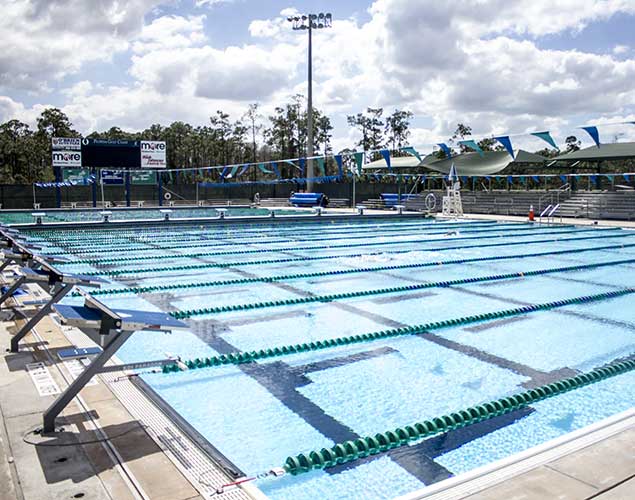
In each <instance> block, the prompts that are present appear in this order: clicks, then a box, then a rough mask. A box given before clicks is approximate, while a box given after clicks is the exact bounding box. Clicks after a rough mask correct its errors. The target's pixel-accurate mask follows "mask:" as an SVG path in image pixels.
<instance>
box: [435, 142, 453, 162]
mask: <svg viewBox="0 0 635 500" xmlns="http://www.w3.org/2000/svg"><path fill="white" fill-rule="evenodd" d="M437 146H439V147H440V148H441V151H443V152H444V153H445V156H447V157H448V158H452V150H451V149H450V148H449V147H448V145H447V144H446V143H445V142H440V143H439V144H437Z"/></svg>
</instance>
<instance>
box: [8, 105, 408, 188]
mask: <svg viewBox="0 0 635 500" xmlns="http://www.w3.org/2000/svg"><path fill="white" fill-rule="evenodd" d="M304 103H305V99H304V96H302V95H300V94H298V95H295V96H293V97H292V98H291V99H290V102H288V103H286V104H285V105H283V106H279V107H276V108H275V109H274V112H273V114H271V115H269V116H266V117H265V116H264V115H263V114H262V113H261V110H260V106H259V105H258V104H251V105H249V107H248V109H247V112H246V113H245V114H244V115H243V116H241V117H240V118H239V119H237V120H231V119H230V116H229V114H227V113H225V112H223V111H221V110H217V111H216V112H215V113H214V114H213V115H212V116H210V118H209V123H207V124H205V125H199V126H194V125H191V124H189V123H185V122H182V121H175V122H173V123H171V124H170V125H167V126H166V125H161V124H158V123H157V124H153V125H150V126H149V127H148V128H147V129H145V130H142V131H139V132H129V131H125V130H122V129H121V128H120V127H116V126H114V127H111V128H110V129H108V130H106V131H101V132H98V131H95V132H91V133H90V134H88V135H87V136H86V137H88V138H93V139H123V140H140V139H144V140H155V141H165V142H166V143H167V165H168V168H176V169H178V168H203V167H208V166H212V165H232V164H240V163H251V162H254V163H255V162H261V161H262V162H265V161H271V160H283V159H288V158H299V157H303V156H305V155H306V147H307V130H308V128H307V122H308V120H307V110H306V107H305V105H304ZM382 115H383V109H382V108H368V109H367V111H366V112H365V113H359V114H357V115H353V116H349V117H348V123H349V124H350V125H351V126H353V127H356V128H358V129H359V130H360V131H361V132H362V139H361V140H360V141H359V142H358V143H357V144H355V147H354V148H353V150H356V149H357V148H359V150H369V149H380V148H383V147H390V148H392V149H398V148H400V147H402V146H404V145H405V144H407V140H408V137H409V135H410V131H409V127H410V120H411V119H412V116H413V115H412V113H411V112H409V111H401V110H395V111H394V113H392V114H391V115H389V116H386V117H385V119H383V118H382ZM332 131H333V125H332V124H331V120H330V118H329V117H328V116H327V115H326V114H324V113H323V112H322V111H320V110H319V109H314V110H313V138H314V155H331V154H333V148H332V144H331V140H332V137H333V135H332ZM80 136H81V134H80V133H79V132H78V131H77V130H76V129H75V128H74V125H73V123H72V121H71V119H70V118H69V117H68V116H67V115H66V114H65V113H64V112H62V111H61V110H60V109H57V108H47V109H45V110H44V111H42V113H41V114H40V116H39V117H38V118H37V122H36V126H35V129H32V128H31V127H30V126H29V125H28V124H26V123H23V122H21V121H19V120H15V119H13V120H9V121H7V122H4V123H2V124H0V183H2V184H30V183H33V182H39V181H51V180H53V178H54V173H53V169H52V167H51V138H52V137H80ZM330 168H333V169H334V168H335V167H334V166H331V167H330ZM279 169H280V171H281V174H282V175H283V177H290V176H293V175H297V170H295V168H294V167H293V166H291V165H287V164H285V163H281V164H280V166H279ZM250 172H251V175H252V176H255V175H256V169H253V168H252V169H250ZM209 175H215V176H217V175H218V173H217V172H216V173H210V174H209Z"/></svg>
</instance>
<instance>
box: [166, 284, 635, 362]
mask: <svg viewBox="0 0 635 500" xmlns="http://www.w3.org/2000/svg"><path fill="white" fill-rule="evenodd" d="M632 293H635V288H625V289H623V290H616V291H611V292H603V293H599V294H596V295H584V296H582V297H573V298H570V299H563V300H556V301H553V302H545V303H542V304H533V305H527V306H522V307H517V308H514V309H504V310H500V311H495V312H489V313H482V314H475V315H473V316H466V317H463V318H454V319H448V320H442V321H435V322H432V323H426V324H423V325H413V326H405V327H402V328H392V329H390V330H382V331H378V332H372V333H364V334H360V335H350V336H346V337H336V338H331V339H324V340H316V341H312V342H308V343H302V344H289V345H283V346H277V347H273V348H268V349H260V350H258V351H250V352H235V353H230V354H223V355H220V356H212V357H209V358H196V359H191V360H187V361H180V362H179V363H175V364H170V365H164V366H163V368H162V371H163V373H171V372H179V371H183V370H193V369H197V368H211V367H215V366H222V365H239V364H243V363H253V362H255V361H259V360H263V359H269V358H277V357H282V356H290V355H292V354H299V353H304V352H311V351H322V350H325V349H332V348H335V347H340V346H344V345H352V344H360V343H365V342H374V341H376V340H384V339H389V338H395V337H404V336H410V335H421V334H426V333H429V332H430V331H433V330H441V329H443V328H454V327H457V326H464V325H469V324H472V323H481V322H486V321H492V320H498V319H502V318H508V317H513V316H521V315H523V314H528V313H532V312H537V311H548V310H552V309H557V308H559V307H565V306H570V305H576V304H588V303H591V302H599V301H602V300H608V299H613V298H616V297H622V296H624V295H629V294H632ZM172 314H174V313H172Z"/></svg>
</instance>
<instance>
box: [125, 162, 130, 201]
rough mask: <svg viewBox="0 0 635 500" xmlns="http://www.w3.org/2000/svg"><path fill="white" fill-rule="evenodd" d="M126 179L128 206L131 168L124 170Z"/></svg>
mask: <svg viewBox="0 0 635 500" xmlns="http://www.w3.org/2000/svg"><path fill="white" fill-rule="evenodd" d="M124 179H125V183H126V206H127V207H129V206H130V170H126V171H125V172H124Z"/></svg>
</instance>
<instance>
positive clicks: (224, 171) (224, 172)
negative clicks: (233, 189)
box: [220, 167, 229, 179]
mask: <svg viewBox="0 0 635 500" xmlns="http://www.w3.org/2000/svg"><path fill="white" fill-rule="evenodd" d="M228 171H229V167H224V168H223V171H222V172H221V173H220V177H221V179H224V178H225V177H226V176H227V172H228Z"/></svg>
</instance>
